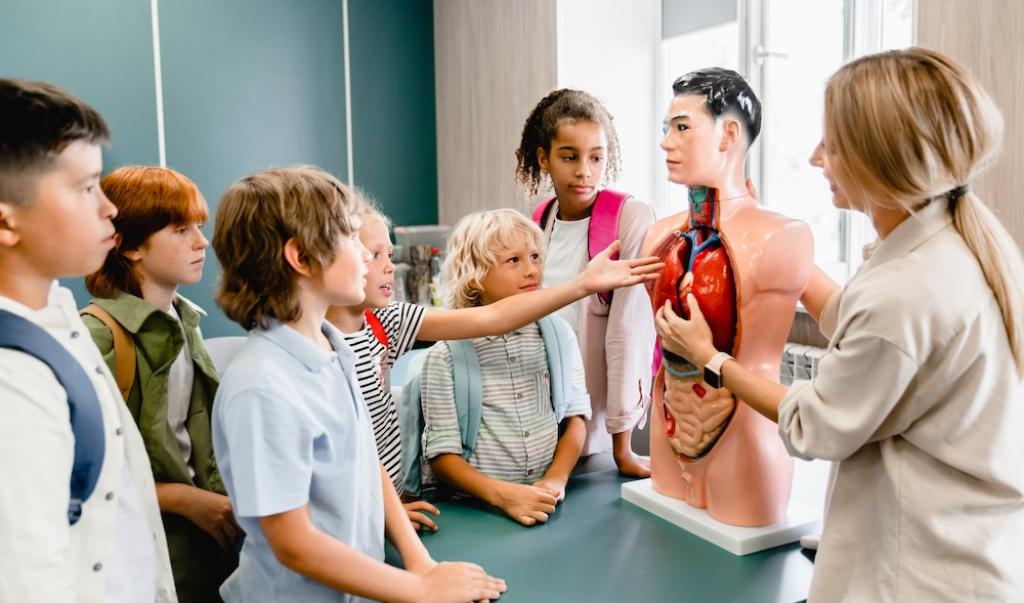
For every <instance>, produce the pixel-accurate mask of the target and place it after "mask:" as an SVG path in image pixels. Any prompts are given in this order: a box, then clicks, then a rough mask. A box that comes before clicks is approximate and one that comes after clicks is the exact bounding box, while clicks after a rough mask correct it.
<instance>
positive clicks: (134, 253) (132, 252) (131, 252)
mask: <svg viewBox="0 0 1024 603" xmlns="http://www.w3.org/2000/svg"><path fill="white" fill-rule="evenodd" d="M121 241H122V237H121V233H119V232H118V233H114V248H115V249H116V248H118V247H120V246H121ZM121 255H122V256H124V257H126V258H128V259H129V260H131V261H133V262H138V261H139V260H141V259H142V253H141V252H140V251H139V250H138V249H126V250H124V251H122V252H121Z"/></svg>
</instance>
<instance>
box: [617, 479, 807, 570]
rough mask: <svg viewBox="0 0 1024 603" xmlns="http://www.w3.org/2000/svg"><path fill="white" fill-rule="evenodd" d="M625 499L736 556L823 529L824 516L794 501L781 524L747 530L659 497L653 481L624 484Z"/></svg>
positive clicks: (672, 499)
mask: <svg viewBox="0 0 1024 603" xmlns="http://www.w3.org/2000/svg"><path fill="white" fill-rule="evenodd" d="M622 498H624V499H625V500H627V501H629V502H631V503H633V504H634V505H636V506H638V507H640V508H641V509H644V510H645V511H649V512H650V513H654V514H655V515H657V516H658V517H660V518H662V519H664V520H665V521H668V522H669V523H674V524H675V525H677V526H679V527H681V528H683V529H684V530H686V531H687V532H690V533H691V534H694V535H696V536H700V537H701V538H703V539H704V540H707V541H708V542H710V543H712V544H715V545H717V546H719V547H721V548H723V549H725V550H727V551H729V552H730V553H732V554H733V555H749V554H750V553H756V552H758V551H763V550H765V549H770V548H772V547H776V546H781V545H783V544H789V543H790V542H796V541H797V540H800V537H801V536H806V535H808V534H817V533H818V532H820V530H821V513H819V512H818V511H815V510H814V509H811V508H809V507H805V506H804V505H801V504H800V503H796V502H793V501H792V500H790V501H789V508H788V509H787V510H786V517H785V519H783V520H782V521H780V522H779V523H776V524H773V525H770V526H764V527H760V528H744V527H740V526H731V525H728V524H724V523H722V522H720V521H718V520H716V519H713V518H712V517H711V516H710V515H708V512H707V511H705V510H704V509H697V508H695V507H691V506H690V505H688V504H686V503H685V502H683V501H681V500H677V499H675V498H671V497H669V496H665V495H663V494H658V493H657V492H655V491H654V488H653V487H652V486H651V480H650V479H640V480H636V481H632V482H627V483H625V484H622Z"/></svg>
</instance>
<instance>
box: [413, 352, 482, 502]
mask: <svg viewBox="0 0 1024 603" xmlns="http://www.w3.org/2000/svg"><path fill="white" fill-rule="evenodd" d="M436 345H447V346H448V350H449V352H450V354H451V357H452V379H453V382H454V386H455V387H454V392H455V412H456V416H457V417H458V421H459V432H460V433H461V434H462V458H464V459H468V458H469V455H470V454H472V452H473V450H474V449H475V448H476V437H477V433H478V432H479V430H480V413H481V409H482V402H481V399H482V395H483V385H482V383H481V379H480V359H479V357H478V356H477V353H476V348H475V347H474V346H473V342H472V340H460V341H445V342H443V343H439V344H436ZM427 355H428V352H426V351H424V352H423V353H420V354H418V355H417V356H415V357H413V358H412V359H411V360H410V361H409V364H408V366H407V367H406V372H405V383H404V384H403V386H402V394H401V396H400V398H399V400H398V401H397V407H398V408H397V410H398V416H399V433H400V434H401V440H402V472H403V475H404V477H403V480H404V481H403V482H402V484H403V491H404V492H405V493H408V494H412V495H415V496H421V495H426V494H427V490H428V489H429V487H430V484H426V483H424V473H423V467H422V463H423V431H424V429H425V428H426V424H425V422H424V420H423V407H422V403H423V402H422V390H421V387H422V385H423V365H424V363H425V362H426V359H427Z"/></svg>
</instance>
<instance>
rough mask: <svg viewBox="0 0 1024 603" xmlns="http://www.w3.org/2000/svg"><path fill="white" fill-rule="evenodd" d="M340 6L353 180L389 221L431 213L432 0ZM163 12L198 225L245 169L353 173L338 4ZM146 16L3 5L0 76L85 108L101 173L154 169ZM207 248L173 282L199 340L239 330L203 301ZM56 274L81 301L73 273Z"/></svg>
mask: <svg viewBox="0 0 1024 603" xmlns="http://www.w3.org/2000/svg"><path fill="white" fill-rule="evenodd" d="M348 4H349V34H350V40H351V43H350V52H349V64H350V69H351V74H350V84H351V88H352V130H353V172H354V175H355V177H356V185H357V186H359V187H360V188H362V189H364V190H365V191H366V192H367V193H368V194H369V195H371V196H373V197H374V198H376V199H377V200H378V201H379V202H380V203H381V205H382V206H383V208H384V211H385V212H387V213H388V214H389V215H390V216H391V217H392V218H393V220H394V222H395V224H429V223H434V222H436V221H437V152H436V128H435V114H434V58H433V57H434V53H433V7H432V2H428V1H423V0H387V1H374V0H350V1H349V3H348ZM299 6H301V10H298V9H297V8H296V7H299ZM158 14H159V23H160V29H159V35H160V56H161V70H162V87H163V106H164V129H165V150H166V161H167V166H168V167H172V168H174V169H177V170H179V171H181V172H182V173H183V174H185V175H186V176H188V177H189V178H191V179H192V180H194V181H195V182H196V184H197V185H198V186H199V189H200V190H201V191H202V192H203V194H204V196H205V197H206V199H207V202H208V203H209V204H210V209H211V220H210V224H209V225H208V226H207V227H206V232H207V235H208V236H212V231H213V228H212V222H213V219H212V217H213V215H214V214H215V212H216V206H217V201H218V199H219V198H220V196H221V194H222V193H223V191H224V190H225V189H226V188H227V186H228V185H230V183H231V182H233V181H235V180H237V179H238V178H240V177H242V176H244V175H245V174H247V173H250V172H252V171H254V170H257V169H261V168H264V167H268V166H284V165H294V164H300V163H312V164H316V165H319V166H321V167H323V168H325V169H327V170H328V171H330V172H331V173H333V174H335V175H336V176H338V177H339V178H340V179H341V180H343V181H347V180H348V173H347V164H348V157H347V143H346V125H345V89H344V78H345V63H344V59H345V57H344V37H343V5H342V2H341V0H303V2H302V3H285V2H278V1H275V0H216V1H202V0H174V1H163V2H159V5H158ZM151 23H152V22H151V14H150V2H147V1H145V0H92V1H90V2H88V3H75V2H66V1H60V0H31V1H30V0H17V1H16V2H4V3H0V76H2V77H21V78H26V79H36V80H44V81H49V82H52V83H55V84H58V85H60V86H63V87H65V88H67V89H68V90H70V91H71V92H72V93H74V94H76V95H78V96H80V97H81V98H83V99H84V100H86V101H87V102H89V103H91V104H92V105H93V106H94V107H96V108H97V109H98V110H99V111H100V112H101V113H102V114H103V115H104V117H105V118H106V119H107V120H108V122H109V123H110V126H111V130H112V132H113V143H112V145H111V146H110V148H109V149H108V150H107V151H105V153H104V168H105V172H109V171H110V170H111V169H113V168H115V167H118V166H120V165H126V164H148V165H157V164H159V146H158V141H157V114H156V92H155V89H156V87H155V76H154V61H153V43H152V25H151ZM410 104H412V105H414V107H415V109H414V110H412V111H410ZM208 257H209V259H210V260H212V261H209V262H208V263H207V267H206V270H205V271H204V276H203V280H202V282H200V283H199V284H197V285H193V286H188V287H183V288H182V290H181V291H182V294H183V295H185V296H186V297H189V298H190V299H192V300H193V301H195V302H196V303H198V304H199V305H200V306H202V307H203V308H204V309H206V311H207V312H208V313H209V316H208V317H207V318H206V319H205V320H204V321H203V323H202V328H203V332H204V334H205V336H207V337H217V336H224V335H236V334H241V329H240V328H239V327H238V326H237V325H235V324H234V323H232V322H230V321H229V320H228V319H227V318H226V317H225V316H224V315H223V314H222V313H221V312H220V309H219V308H218V307H217V305H216V304H215V302H214V301H213V294H214V290H215V287H216V282H217V276H218V273H219V270H220V269H219V266H218V264H217V262H216V260H215V257H214V254H213V251H212V249H211V250H209V256H208ZM64 284H66V285H67V286H69V287H70V288H71V289H72V291H73V292H74V294H75V298H76V299H77V300H78V302H79V304H81V305H84V304H85V303H86V302H87V301H88V293H87V292H86V291H85V288H84V286H83V285H82V281H81V279H68V280H67V281H66V282H65V283H64Z"/></svg>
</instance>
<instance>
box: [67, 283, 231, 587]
mask: <svg viewBox="0 0 1024 603" xmlns="http://www.w3.org/2000/svg"><path fill="white" fill-rule="evenodd" d="M92 303H94V304H96V305H97V306H99V307H101V308H103V309H104V310H106V311H107V312H108V313H110V315H111V316H112V317H113V318H114V320H116V321H117V322H118V323H120V324H121V326H123V327H124V329H125V330H126V331H127V332H128V336H129V337H130V338H131V339H132V341H133V342H134V344H135V358H136V374H135V382H134V383H133V385H132V389H131V392H130V393H129V395H128V399H127V400H126V404H127V406H128V410H129V411H130V412H131V415H132V417H133V418H134V419H135V423H136V424H137V425H138V426H139V431H140V432H141V433H142V439H143V441H144V442H145V444H146V452H147V453H148V454H149V461H150V464H151V465H152V467H153V478H154V480H155V481H156V482H158V483H159V482H172V483H181V484H188V485H190V486H195V487H198V488H202V489H203V490H209V491H213V492H216V493H218V494H225V490H224V484H223V482H222V481H221V477H220V473H219V472H218V470H217V463H216V460H215V459H214V455H213V436H212V433H211V428H210V420H211V417H212V410H213V396H214V394H215V393H216V392H217V385H218V383H219V380H218V377H217V371H216V369H215V368H214V366H213V361H212V360H211V359H210V356H209V354H208V353H207V352H206V347H205V346H204V345H203V337H202V333H201V332H200V330H199V320H200V318H201V317H203V316H205V315H206V313H205V312H203V310H202V309H201V308H199V307H198V306H196V305H195V304H193V303H192V302H190V301H188V300H187V299H185V298H184V297H182V296H180V295H179V296H178V297H177V299H175V301H174V306H175V309H176V310H177V312H178V316H179V317H180V318H181V325H182V327H184V329H182V328H179V327H178V323H177V321H176V320H175V319H174V317H172V316H171V315H170V314H167V313H166V312H163V311H161V310H160V309H158V308H157V307H156V306H154V305H153V304H151V303H149V302H147V301H146V300H144V299H141V298H139V297H136V296H134V295H130V294H128V293H121V294H119V295H118V296H117V297H115V298H109V299H104V298H101V299H93V300H92ZM82 320H83V322H85V325H86V327H88V328H89V333H90V335H92V338H93V341H95V342H96V346H97V347H98V348H99V350H100V353H101V354H103V359H104V360H105V361H106V362H107V366H109V367H110V370H111V372H113V373H114V374H115V375H116V374H117V366H116V362H115V359H114V337H113V334H112V333H111V332H110V329H108V328H107V327H106V325H104V324H103V323H102V322H100V321H99V320H98V319H97V318H95V317H93V316H89V315H85V316H83V317H82ZM182 330H184V337H183V336H182ZM185 339H187V340H188V349H189V350H190V351H191V355H192V363H193V366H194V378H193V381H192V397H191V403H190V405H189V410H188V418H186V419H185V429H186V431H188V436H189V439H190V440H191V442H192V458H191V462H192V468H193V469H194V470H195V478H192V477H190V475H189V471H188V460H189V459H184V458H182V455H181V449H180V448H179V447H178V441H177V440H176V439H175V437H174V431H173V430H172V428H171V425H170V423H169V422H168V420H167V378H168V373H169V372H170V368H171V365H172V364H173V363H174V360H175V359H176V358H177V357H178V355H179V354H180V353H181V349H182V346H183V345H184V344H185ZM163 519H164V531H165V532H166V534H167V547H168V550H169V552H170V554H171V565H172V568H173V569H174V578H175V585H176V588H177V590H178V599H179V600H180V601H182V602H183V603H185V602H189V601H209V600H216V597H217V594H216V593H217V587H218V586H220V583H221V582H222V581H223V580H224V578H226V577H227V575H228V574H229V573H230V571H231V569H233V567H234V565H235V564H237V557H236V556H234V553H233V552H228V553H224V552H222V551H220V549H219V547H218V546H217V544H216V541H214V540H213V538H212V537H211V536H210V535H208V534H207V533H206V532H204V531H203V530H201V529H200V528H199V527H198V526H196V525H195V524H193V523H192V522H190V521H189V520H188V519H186V518H185V517H182V516H179V515H174V514H171V513H164V514H163Z"/></svg>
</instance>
